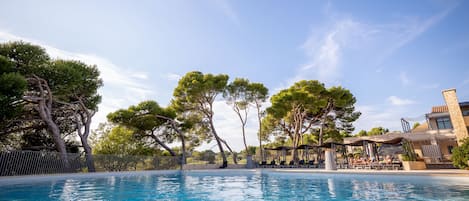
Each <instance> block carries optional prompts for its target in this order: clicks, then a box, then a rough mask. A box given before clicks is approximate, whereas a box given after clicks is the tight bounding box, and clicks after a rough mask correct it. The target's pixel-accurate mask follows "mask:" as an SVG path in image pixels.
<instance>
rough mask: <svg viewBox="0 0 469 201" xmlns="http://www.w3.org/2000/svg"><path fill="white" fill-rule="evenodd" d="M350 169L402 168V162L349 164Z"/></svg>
mask: <svg viewBox="0 0 469 201" xmlns="http://www.w3.org/2000/svg"><path fill="white" fill-rule="evenodd" d="M350 168H351V169H375V170H402V163H399V162H395V163H370V164H351V165H350Z"/></svg>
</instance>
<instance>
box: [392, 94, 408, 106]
mask: <svg viewBox="0 0 469 201" xmlns="http://www.w3.org/2000/svg"><path fill="white" fill-rule="evenodd" d="M387 100H388V101H389V102H390V103H391V104H392V105H395V106H404V105H411V104H415V101H413V100H410V99H404V98H399V97H397V96H389V97H388V98H387Z"/></svg>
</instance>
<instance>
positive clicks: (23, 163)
mask: <svg viewBox="0 0 469 201" xmlns="http://www.w3.org/2000/svg"><path fill="white" fill-rule="evenodd" d="M67 156H68V161H64V160H62V159H61V157H60V153H57V152H41V151H9V152H0V176H15V175H32V174H54V173H76V172H86V171H87V167H86V163H85V157H84V156H83V155H80V154H71V153H69V154H67ZM93 158H94V164H95V168H96V171H97V172H108V171H138V170H169V169H179V168H180V167H181V166H180V157H172V156H162V157H153V156H129V155H94V156H93Z"/></svg>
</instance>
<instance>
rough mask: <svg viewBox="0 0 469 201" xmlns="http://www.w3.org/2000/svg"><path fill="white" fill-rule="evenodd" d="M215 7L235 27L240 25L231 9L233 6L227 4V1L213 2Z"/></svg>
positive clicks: (236, 15)
mask: <svg viewBox="0 0 469 201" xmlns="http://www.w3.org/2000/svg"><path fill="white" fill-rule="evenodd" d="M214 2H215V5H216V6H217V7H218V8H219V9H220V10H221V12H222V13H223V15H225V16H226V17H227V18H228V19H229V20H230V21H231V22H233V23H234V24H236V25H238V26H239V25H240V20H239V17H238V14H237V13H236V11H235V10H234V9H233V6H231V4H230V3H229V2H228V0H214Z"/></svg>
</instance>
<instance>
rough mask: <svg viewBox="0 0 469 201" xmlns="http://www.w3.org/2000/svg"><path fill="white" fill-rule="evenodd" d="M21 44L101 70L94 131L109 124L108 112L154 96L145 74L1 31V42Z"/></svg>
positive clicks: (98, 57) (97, 57) (100, 58)
mask: <svg viewBox="0 0 469 201" xmlns="http://www.w3.org/2000/svg"><path fill="white" fill-rule="evenodd" d="M19 40H22V41H26V42H30V43H32V44H35V45H39V46H41V47H43V48H44V49H45V50H46V51H47V53H48V54H49V55H50V56H51V57H52V58H60V59H70V60H80V61H82V62H84V63H86V64H89V65H96V66H97V67H98V69H99V71H100V76H101V78H102V79H103V83H104V86H103V88H101V89H99V93H100V94H101V95H102V96H103V100H102V103H101V104H100V105H99V111H98V112H97V113H96V115H95V117H94V119H93V127H94V128H96V127H97V125H98V123H101V122H105V121H106V115H107V114H108V113H109V112H112V111H114V110H116V109H119V108H122V107H127V106H128V105H130V104H136V103H138V102H139V101H141V100H145V99H147V98H148V97H149V96H150V95H151V94H153V93H154V92H153V91H152V90H151V89H149V88H147V87H146V86H145V84H144V80H146V79H147V77H148V76H147V74H146V73H142V72H139V73H135V72H132V71H129V70H127V69H124V68H122V67H119V66H117V65H116V64H114V63H112V62H111V61H109V60H108V59H106V58H103V57H100V56H97V55H93V54H83V53H76V52H70V51H66V50H61V49H58V48H55V47H53V46H50V45H48V44H47V43H44V42H41V41H39V40H35V39H30V38H25V37H21V36H17V35H14V34H11V33H8V32H5V31H1V30H0V42H7V41H19ZM128 75H130V76H128Z"/></svg>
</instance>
